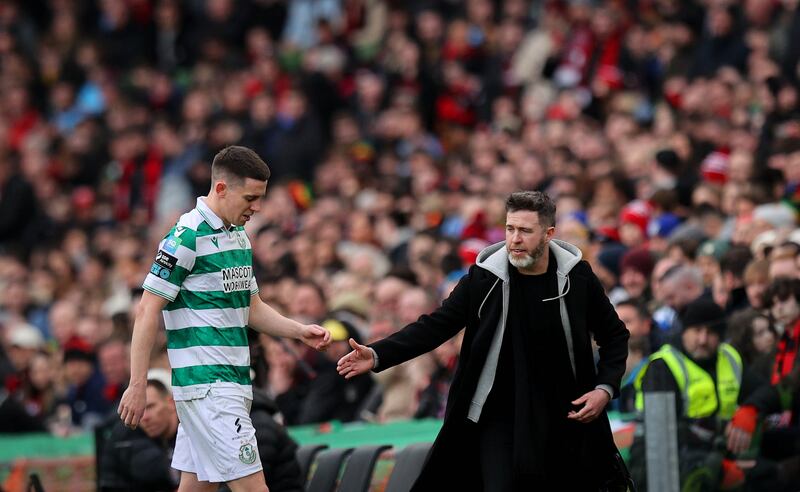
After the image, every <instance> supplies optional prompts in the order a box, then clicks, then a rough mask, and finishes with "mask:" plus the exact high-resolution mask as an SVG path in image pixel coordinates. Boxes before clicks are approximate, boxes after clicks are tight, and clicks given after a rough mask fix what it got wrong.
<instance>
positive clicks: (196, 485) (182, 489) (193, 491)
mask: <svg viewBox="0 0 800 492" xmlns="http://www.w3.org/2000/svg"><path fill="white" fill-rule="evenodd" d="M217 489H219V484H218V483H211V482H201V481H199V480H198V479H197V475H195V474H194V473H189V472H185V471H182V472H181V484H180V485H179V486H178V492H216V491H217ZM231 490H232V491H233V492H236V490H234V489H233V488H232V489H231Z"/></svg>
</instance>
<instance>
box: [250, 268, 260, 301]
mask: <svg viewBox="0 0 800 492" xmlns="http://www.w3.org/2000/svg"><path fill="white" fill-rule="evenodd" d="M256 294H258V282H256V275H255V273H253V276H252V277H250V295H251V296H254V295H256Z"/></svg>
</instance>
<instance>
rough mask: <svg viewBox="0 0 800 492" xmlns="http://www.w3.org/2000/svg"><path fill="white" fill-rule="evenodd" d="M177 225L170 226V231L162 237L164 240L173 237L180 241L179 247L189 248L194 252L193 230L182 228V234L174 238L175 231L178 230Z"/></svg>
mask: <svg viewBox="0 0 800 492" xmlns="http://www.w3.org/2000/svg"><path fill="white" fill-rule="evenodd" d="M179 225H180V224H175V225H174V226H172V229H170V230H169V232H168V233H167V235H166V236H164V239H166V238H168V237H175V238H177V239H180V240H181V242H180V245H181V246H184V247H186V248H189V249H190V250H192V251H195V250H196V248H197V246H195V239H194V238H195V235H196V234H195V232H194V230H192V229H190V228H188V227H185V226H182V227H184V228H183V232H181V235H180V236H176V235H175V231H176V230H177V229H178V226H179Z"/></svg>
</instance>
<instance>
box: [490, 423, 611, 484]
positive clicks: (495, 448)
mask: <svg viewBox="0 0 800 492" xmlns="http://www.w3.org/2000/svg"><path fill="white" fill-rule="evenodd" d="M487 417H489V418H488V419H486V421H485V422H484V421H482V422H480V423H479V424H478V425H477V426H476V427H477V430H478V434H479V437H478V442H479V445H480V449H479V453H478V454H479V457H480V467H481V478H482V481H483V491H484V492H521V491H525V492H529V491H542V492H545V491H548V492H549V491H554V490H557V491H563V492H572V491H575V492H594V491H598V490H600V484H599V483H598V480H597V477H596V476H594V474H593V473H592V472H591V471H589V467H588V466H586V465H587V464H586V463H579V462H576V461H575V456H574V455H572V456H571V455H570V453H569V452H567V450H566V449H565V446H558V445H556V444H555V442H554V443H553V444H554V445H553V450H552V451H553V453H548V459H547V463H545V469H546V470H547V475H546V476H543V477H527V478H526V479H524V480H523V478H522V477H518V476H516V475H515V473H514V465H513V463H514V426H513V424H512V423H511V422H512V419H510V418H507V419H503V418H497V416H496V415H487ZM576 425H583V424H576ZM563 438H564V439H565V440H569V439H570V436H568V435H565V436H563ZM556 441H557V440H556ZM562 444H563V443H562ZM566 447H568V446H566Z"/></svg>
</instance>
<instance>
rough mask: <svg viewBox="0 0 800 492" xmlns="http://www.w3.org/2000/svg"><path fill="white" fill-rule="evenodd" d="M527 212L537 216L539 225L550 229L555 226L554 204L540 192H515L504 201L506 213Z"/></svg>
mask: <svg viewBox="0 0 800 492" xmlns="http://www.w3.org/2000/svg"><path fill="white" fill-rule="evenodd" d="M520 210H528V211H531V212H536V213H537V214H538V215H539V223H541V224H542V225H546V226H548V227H552V226H554V225H556V204H555V202H554V201H553V200H552V199H551V198H550V197H549V196H548V195H547V194H546V193H542V192H541V191H516V192H514V193H512V194H510V195H509V196H508V199H507V200H506V213H508V212H518V211H520Z"/></svg>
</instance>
